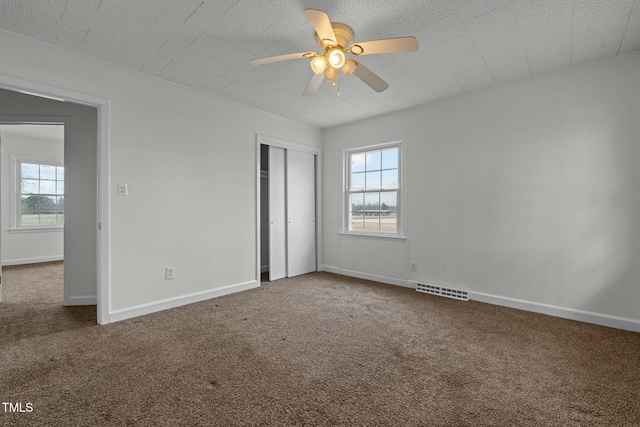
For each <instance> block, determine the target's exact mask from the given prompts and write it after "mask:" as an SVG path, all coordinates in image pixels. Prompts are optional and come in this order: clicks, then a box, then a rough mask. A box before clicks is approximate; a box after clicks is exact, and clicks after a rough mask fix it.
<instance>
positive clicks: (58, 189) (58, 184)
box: [56, 181, 64, 194]
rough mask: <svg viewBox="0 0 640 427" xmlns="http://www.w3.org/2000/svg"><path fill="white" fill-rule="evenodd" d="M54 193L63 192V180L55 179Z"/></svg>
mask: <svg viewBox="0 0 640 427" xmlns="http://www.w3.org/2000/svg"><path fill="white" fill-rule="evenodd" d="M56 194H64V181H56Z"/></svg>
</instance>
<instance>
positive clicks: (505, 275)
mask: <svg viewBox="0 0 640 427" xmlns="http://www.w3.org/2000/svg"><path fill="white" fill-rule="evenodd" d="M639 75H640V55H638V54H633V55H630V56H626V57H620V58H617V59H614V60H610V61H607V62H601V63H596V64H592V65H589V66H584V67H580V68H575V69H572V70H567V71H564V72H558V73H555V74H551V75H546V76H543V77H540V78H536V79H531V80H528V81H524V82H520V83H517V84H512V85H509V86H504V87H499V88H494V89H490V90H486V91H482V92H478V93H473V94H470V95H466V96H460V97H456V98H453V99H449V100H445V101H439V102H435V103H432V104H428V105H425V106H421V107H419V108H415V109H411V110H406V111H402V112H398V113H394V114H388V115H384V116H381V117H376V118H372V119H369V120H363V121H359V122H356V123H352V124H347V125H343V126H338V127H334V128H330V129H327V130H325V132H324V137H323V140H324V173H323V176H324V218H325V223H324V263H325V265H327V266H328V267H329V268H334V269H336V270H338V271H339V269H345V270H354V271H356V272H364V273H373V274H376V275H379V276H386V277H390V278H395V279H398V280H399V281H404V280H409V281H421V282H422V281H424V282H427V283H434V284H439V285H445V286H450V287H455V288H460V289H466V290H469V291H473V292H476V293H480V294H489V295H492V296H497V297H500V298H502V299H503V301H506V299H517V300H523V301H527V302H531V303H534V305H536V304H537V305H539V306H542V305H551V306H557V307H562V308H566V309H568V311H572V310H577V311H581V312H582V311H584V312H589V313H596V314H598V315H603V316H604V317H607V316H615V317H621V318H625V319H633V320H635V321H638V320H640V310H638V307H639V303H640V263H638V262H637V260H638V259H640V215H639V214H640V192H639V191H638V188H639V187H640V143H639V142H640V141H639V135H640V108H639V107H640V101H639V100H640V79H638V76H639ZM397 137H406V140H407V158H408V164H407V173H408V175H407V176H408V185H407V186H408V188H407V194H408V240H407V241H406V242H397V241H389V240H373V241H372V240H370V239H364V238H354V237H349V236H341V235H339V234H338V232H339V231H340V227H341V216H340V215H341V206H342V205H341V204H342V198H341V197H342V196H341V194H342V193H341V191H342V187H341V182H342V176H343V173H342V170H341V167H342V158H341V153H342V149H343V148H344V146H346V145H347V144H353V142H362V143H367V142H368V141H372V140H376V141H377V140H380V138H390V139H393V138H397ZM410 261H416V262H417V266H418V269H417V270H418V271H417V272H415V273H413V272H410V271H409V269H408V264H409V262H410ZM638 325H640V323H638Z"/></svg>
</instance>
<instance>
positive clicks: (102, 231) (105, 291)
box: [0, 74, 111, 325]
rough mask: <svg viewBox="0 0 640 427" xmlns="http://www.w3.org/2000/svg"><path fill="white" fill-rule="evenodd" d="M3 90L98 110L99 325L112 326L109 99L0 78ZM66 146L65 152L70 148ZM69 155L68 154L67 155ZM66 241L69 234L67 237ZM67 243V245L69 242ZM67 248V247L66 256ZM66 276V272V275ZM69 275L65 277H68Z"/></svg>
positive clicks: (97, 227)
mask: <svg viewBox="0 0 640 427" xmlns="http://www.w3.org/2000/svg"><path fill="white" fill-rule="evenodd" d="M0 87H1V88H3V89H7V90H11V91H14V92H21V93H24V94H27V95H33V96H40V97H43V98H50V99H55V100H58V101H68V102H74V103H77V104H84V105H89V106H92V107H96V109H97V128H98V134H97V157H98V158H97V162H96V164H97V169H98V170H97V181H98V185H97V197H96V199H97V204H98V206H97V212H98V218H96V233H97V235H98V248H97V251H98V255H97V270H98V271H97V277H96V281H97V287H96V300H97V321H98V324H100V325H104V324H107V323H110V319H109V316H110V306H109V305H110V304H109V294H110V287H111V274H110V273H111V253H110V238H111V232H110V214H109V212H110V196H109V187H110V176H109V167H110V164H109V163H110V148H109V145H110V139H109V124H110V121H109V120H110V116H109V100H108V99H106V98H101V97H97V96H94V95H88V94H85V93H81V92H75V91H72V90H68V89H62V88H58V87H55V86H50V85H47V84H43V83H37V82H33V81H30V80H24V79H19V78H16V77H12V76H7V75H3V74H0ZM67 145H68V144H65V150H66V146H67ZM65 155H66V152H65ZM65 237H66V233H65ZM65 243H66V242H65ZM66 251H67V245H66V244H65V256H66ZM65 273H66V272H65ZM66 276H67V274H65V277H66Z"/></svg>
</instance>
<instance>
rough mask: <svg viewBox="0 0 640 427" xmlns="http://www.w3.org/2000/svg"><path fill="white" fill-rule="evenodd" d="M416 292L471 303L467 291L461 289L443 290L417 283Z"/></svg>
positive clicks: (438, 287)
mask: <svg viewBox="0 0 640 427" xmlns="http://www.w3.org/2000/svg"><path fill="white" fill-rule="evenodd" d="M416 291H418V292H423V293H425V294H431V295H440V296H441V297H447V298H453V299H457V300H460V301H469V295H468V293H467V291H461V290H459V289H452V288H443V287H442V286H436V285H429V284H427V283H417V284H416Z"/></svg>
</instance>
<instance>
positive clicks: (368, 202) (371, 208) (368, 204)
mask: <svg viewBox="0 0 640 427" xmlns="http://www.w3.org/2000/svg"><path fill="white" fill-rule="evenodd" d="M379 210H380V193H365V195H364V211H365V213H378V211H379Z"/></svg>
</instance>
